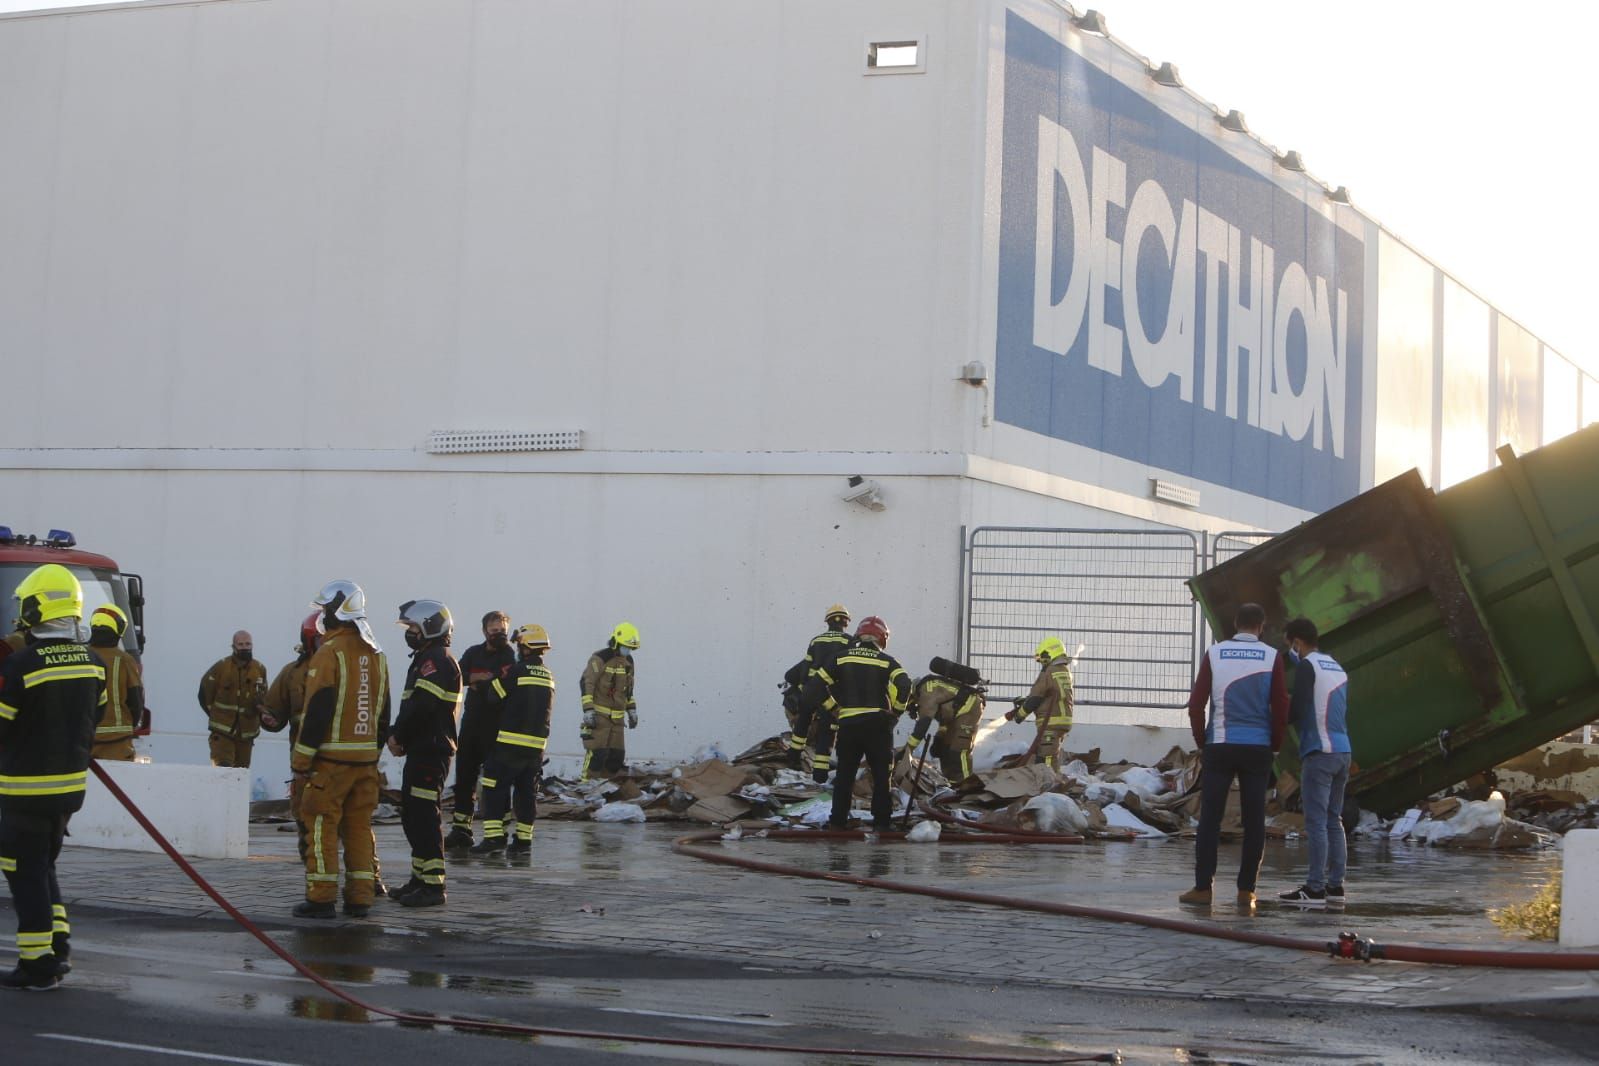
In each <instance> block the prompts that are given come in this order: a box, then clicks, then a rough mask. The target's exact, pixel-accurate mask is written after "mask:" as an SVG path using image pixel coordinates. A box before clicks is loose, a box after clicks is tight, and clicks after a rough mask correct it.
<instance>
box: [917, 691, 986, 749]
mask: <svg viewBox="0 0 1599 1066" xmlns="http://www.w3.org/2000/svg"><path fill="white" fill-rule="evenodd" d="M910 709H911V710H912V711H914V712H915V714H916V726H915V728H913V729H912V730H911V737H912V738H913V740H916V741H920V740H921V739H922V738H923V737H925V736H927V734H928V731H929V730H930V729H931V728H932V725H933V723H934V722H937V723H938V733H939V735H940V736H942V737H944V738H945V743H946V744H954V745H956V746H957V747H959V746H961V745H963V744H965V743H966V742H967V741H969V740H971V738H972V737H973V736H974V735H975V734H976V732H977V724H978V722H979V721H981V720H982V717H983V695H982V693H980V692H978V691H977V690H976V689H972V688H968V687H966V686H965V685H962V684H960V683H959V682H956V681H951V680H949V678H947V677H940V676H938V675H937V674H929V675H928V676H926V677H924V678H922V679H921V680H920V681H918V682H916V687H915V688H914V689H912V690H911V702H910Z"/></svg>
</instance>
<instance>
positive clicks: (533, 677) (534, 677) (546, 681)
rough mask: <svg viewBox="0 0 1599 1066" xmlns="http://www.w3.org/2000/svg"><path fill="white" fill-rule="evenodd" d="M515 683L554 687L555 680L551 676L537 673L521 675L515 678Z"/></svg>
mask: <svg viewBox="0 0 1599 1066" xmlns="http://www.w3.org/2000/svg"><path fill="white" fill-rule="evenodd" d="M516 683H517V684H518V685H533V686H535V687H537V688H554V687H555V680H554V679H553V678H548V677H540V676H539V675H538V674H526V675H523V676H522V677H519V678H517V679H516Z"/></svg>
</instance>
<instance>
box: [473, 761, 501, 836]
mask: <svg viewBox="0 0 1599 1066" xmlns="http://www.w3.org/2000/svg"><path fill="white" fill-rule="evenodd" d="M477 780H478V784H480V785H482V786H483V787H484V788H495V787H497V786H498V785H499V782H498V781H496V780H495V779H494V778H492V777H489V776H488V775H487V774H485V775H483V776H482V777H479V778H478V779H477ZM483 824H484V825H488V824H489V823H488V822H484V823H483Z"/></svg>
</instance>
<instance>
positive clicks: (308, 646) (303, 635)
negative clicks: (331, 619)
mask: <svg viewBox="0 0 1599 1066" xmlns="http://www.w3.org/2000/svg"><path fill="white" fill-rule="evenodd" d="M321 618H322V612H321V611H312V612H311V613H310V614H308V615H306V616H305V621H303V622H301V623H300V647H302V648H304V649H305V653H306V654H307V655H309V654H311V653H312V652H314V651H316V650H317V648H318V647H320V646H321V644H322V633H321V631H320V630H318V629H317V627H316V624H317V622H318V621H320V620H321Z"/></svg>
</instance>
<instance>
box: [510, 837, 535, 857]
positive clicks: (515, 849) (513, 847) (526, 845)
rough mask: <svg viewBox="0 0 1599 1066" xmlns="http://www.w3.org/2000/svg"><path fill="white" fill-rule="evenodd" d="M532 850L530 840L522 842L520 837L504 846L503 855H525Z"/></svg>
mask: <svg viewBox="0 0 1599 1066" xmlns="http://www.w3.org/2000/svg"><path fill="white" fill-rule="evenodd" d="M532 850H533V842H532V841H531V840H523V839H522V838H521V837H517V838H516V839H515V840H513V841H511V842H510V843H509V844H507V845H505V853H506V854H507V855H526V854H527V853H528V852H530V851H532Z"/></svg>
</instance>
